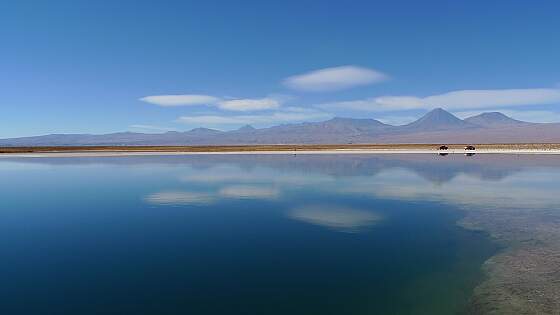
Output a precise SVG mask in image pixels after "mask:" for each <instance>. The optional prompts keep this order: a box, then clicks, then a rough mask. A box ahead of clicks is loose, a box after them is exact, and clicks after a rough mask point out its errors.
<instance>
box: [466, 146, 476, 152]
mask: <svg viewBox="0 0 560 315" xmlns="http://www.w3.org/2000/svg"><path fill="white" fill-rule="evenodd" d="M475 149H476V148H475V147H474V146H472V145H468V146H466V147H465V150H466V151H474V150H475Z"/></svg>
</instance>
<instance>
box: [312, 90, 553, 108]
mask: <svg viewBox="0 0 560 315" xmlns="http://www.w3.org/2000/svg"><path fill="white" fill-rule="evenodd" d="M556 103H560V89H554V88H538V89H504V90H459V91H452V92H448V93H444V94H437V95H432V96H427V97H416V96H382V97H375V98H369V99H363V100H353V101H344V102H333V103H324V104H319V105H317V107H319V108H323V109H330V110H340V109H352V110H362V111H380V112H381V111H398V110H410V109H431V108H435V107H443V108H446V109H450V110H464V109H477V108H501V107H513V106H527V105H546V104H556Z"/></svg>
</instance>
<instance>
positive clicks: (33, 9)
mask: <svg viewBox="0 0 560 315" xmlns="http://www.w3.org/2000/svg"><path fill="white" fill-rule="evenodd" d="M559 12H560V1H557V0H556V1H516V0H507V1H491V0H469V1H449V0H447V1H429V0H425V1H412V0H411V1H398V0H397V1H395V0H392V1H373V0H369V1H302V0H297V1H291V0H283V1H264V0H260V1H226V0H222V1H211V0H205V1H193V0H191V1H188V0H187V1H179V0H177V1H171V0H167V1H165V0H158V1H155V0H153V1H139V0H134V1H132V0H129V1H127V0H118V1H117V0H110V1H109V0H107V1H102V0H96V1H81V0H68V1H57V0H52V1H41V0H35V1H28V0H11V1H10V0H6V1H1V2H0V138H4V137H15V136H28V135H38V134H47V133H107V132H116V131H139V132H161V131H165V130H180V131H182V130H188V129H192V128H194V127H200V126H204V127H212V128H218V129H224V130H228V129H234V128H238V127H240V126H242V125H244V124H251V125H253V126H256V127H264V126H270V125H275V124H283V123H292V122H299V121H317V120H325V119H329V118H330V117H334V116H344V117H360V118H377V119H380V120H382V121H384V122H389V123H394V124H402V123H406V122H409V121H411V120H412V119H414V118H417V117H419V116H420V115H421V114H422V113H424V112H426V111H427V110H429V109H431V108H434V107H443V108H446V109H448V110H450V111H452V112H454V113H456V114H457V115H459V116H461V117H465V116H468V115H471V114H476V113H480V112H483V111H496V110H500V111H502V112H504V113H506V114H509V115H511V116H513V117H514V118H519V119H525V120H529V121H537V122H551V121H557V122H559V121H560V18H559Z"/></svg>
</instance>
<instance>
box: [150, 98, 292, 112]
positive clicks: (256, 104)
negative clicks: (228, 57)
mask: <svg viewBox="0 0 560 315" xmlns="http://www.w3.org/2000/svg"><path fill="white" fill-rule="evenodd" d="M284 99H287V97H286V96H278V97H265V98H254V99H253V98H241V99H222V98H219V97H215V96H210V95H197V94H183V95H152V96H146V97H142V98H141V99H140V100H141V101H143V102H147V103H150V104H154V105H158V106H162V107H178V106H199V105H204V106H215V107H218V108H220V109H224V110H229V111H244V112H245V111H259V110H270V109H276V108H279V107H280V106H281V105H282V100H284Z"/></svg>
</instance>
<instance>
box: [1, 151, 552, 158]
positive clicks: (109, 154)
mask: <svg viewBox="0 0 560 315" xmlns="http://www.w3.org/2000/svg"><path fill="white" fill-rule="evenodd" d="M440 153H447V154H468V153H475V154H529V155H531V154H539V155H540V154H546V155H560V150H546V151H545V150H476V151H474V152H473V151H463V150H448V151H443V152H440V151H436V150H345V149H340V150H315V151H308V150H304V151H227V152H213V151H205V152H166V151H75V152H38V153H0V158H8V157H9V158H14V157H20V158H30V157H34V158H39V157H49V158H51V157H119V156H122V157H126V156H181V155H185V156H188V155H259V154H260V155H298V154H305V155H313V154H317V155H319V154H440Z"/></svg>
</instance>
